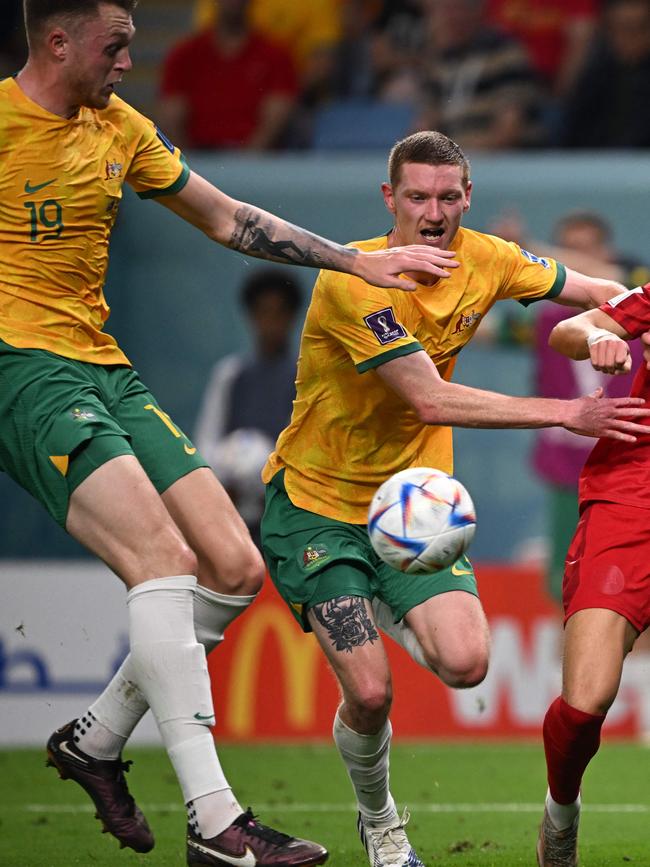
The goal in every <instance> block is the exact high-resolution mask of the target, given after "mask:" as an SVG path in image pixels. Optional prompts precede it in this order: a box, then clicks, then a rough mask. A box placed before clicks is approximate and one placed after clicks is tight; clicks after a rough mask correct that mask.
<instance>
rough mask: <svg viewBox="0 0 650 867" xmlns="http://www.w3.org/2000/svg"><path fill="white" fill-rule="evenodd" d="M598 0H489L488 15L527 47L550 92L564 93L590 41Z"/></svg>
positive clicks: (593, 29) (581, 63)
mask: <svg viewBox="0 0 650 867" xmlns="http://www.w3.org/2000/svg"><path fill="white" fill-rule="evenodd" d="M600 5H601V4H600V0H488V4H487V17H488V20H489V21H491V22H492V23H493V24H494V25H495V26H498V27H500V28H501V29H502V30H505V31H506V32H507V33H510V34H511V35H512V36H515V37H516V38H517V39H520V40H521V41H522V42H523V44H524V45H525V46H526V48H527V50H528V52H529V55H530V59H531V62H532V64H533V66H534V67H535V70H536V71H537V73H538V74H539V75H540V77H541V79H542V81H543V82H544V83H545V84H546V86H547V88H548V90H549V92H550V93H551V94H553V95H556V96H559V95H561V94H564V93H566V92H567V90H569V89H570V87H571V85H572V84H573V82H574V81H575V78H576V74H577V73H578V71H579V70H580V68H581V67H582V65H583V62H584V59H585V57H586V55H587V52H588V51H589V48H590V47H591V44H592V39H593V36H594V33H595V30H596V23H597V19H598V10H599V7H600Z"/></svg>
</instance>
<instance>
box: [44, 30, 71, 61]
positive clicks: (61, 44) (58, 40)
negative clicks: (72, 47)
mask: <svg viewBox="0 0 650 867" xmlns="http://www.w3.org/2000/svg"><path fill="white" fill-rule="evenodd" d="M68 44H69V37H68V34H67V33H66V32H65V30H63V29H62V28H61V27H55V29H54V30H51V31H50V33H49V34H48V36H47V46H48V48H49V49H50V51H51V53H52V54H53V55H54V56H55V57H56V59H57V60H65V59H66V57H67V55H68Z"/></svg>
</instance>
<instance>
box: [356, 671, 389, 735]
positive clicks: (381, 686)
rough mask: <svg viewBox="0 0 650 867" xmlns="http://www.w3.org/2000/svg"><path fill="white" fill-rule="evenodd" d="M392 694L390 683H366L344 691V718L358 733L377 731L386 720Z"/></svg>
mask: <svg viewBox="0 0 650 867" xmlns="http://www.w3.org/2000/svg"><path fill="white" fill-rule="evenodd" d="M392 701H393V692H392V688H391V685H390V683H382V682H380V681H368V682H365V683H362V684H357V685H355V688H354V690H346V693H345V708H346V710H347V713H346V714H345V716H347V718H348V719H349V720H350V724H351V727H352V728H353V729H354V730H355V731H358V732H375V731H378V730H379V729H380V728H381V727H382V725H383V724H384V722H385V721H386V720H387V719H388V714H389V713H390V708H391V704H392Z"/></svg>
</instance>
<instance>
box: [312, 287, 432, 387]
mask: <svg viewBox="0 0 650 867" xmlns="http://www.w3.org/2000/svg"><path fill="white" fill-rule="evenodd" d="M314 292H315V295H316V297H317V298H318V299H319V306H318V312H319V317H320V326H321V327H322V328H323V329H324V330H325V331H326V332H327V333H328V334H330V335H331V336H332V337H334V338H335V339H336V341H337V342H338V343H339V345H340V346H341V347H342V348H343V349H344V351H345V352H346V353H347V355H349V357H350V358H351V360H352V362H353V364H354V365H355V367H356V369H357V371H358V372H359V373H365V371H367V370H372V369H373V368H375V367H379V365H381V364H384V363H385V362H387V361H391V360H392V359H393V358H399V357H400V356H401V355H409V354H410V353H412V352H418V351H419V350H422V349H423V347H422V345H421V344H420V343H419V342H418V341H417V340H416V338H415V337H414V336H413V334H411V332H410V331H409V329H408V327H407V324H406V323H405V321H404V315H403V313H404V311H403V309H402V306H401V304H400V299H399V297H398V290H390V289H380V288H378V287H376V286H371V285H370V284H368V283H366V282H365V281H364V280H361V279H360V278H359V277H353V276H350V275H348V274H339V273H338V272H335V271H321V273H320V275H319V277H318V280H317V281H316V286H315V287H314Z"/></svg>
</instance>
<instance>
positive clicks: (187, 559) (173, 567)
mask: <svg viewBox="0 0 650 867" xmlns="http://www.w3.org/2000/svg"><path fill="white" fill-rule="evenodd" d="M151 542H152V545H149V546H147V547H148V548H149V549H151V548H153V550H155V552H156V553H155V559H156V561H157V563H156V564H155V565H153V564H152V567H153V571H154V572H155V573H156V574H157V573H160V576H161V577H163V576H164V575H197V574H198V568H199V565H198V560H197V557H196V554H195V553H194V551H193V550H192V549H191V548H190V546H189V545H188V544H187V542H186V541H185V539H184V538H183V537H182V535H181V534H180V533H179V532H178V530H177V528H176V527H174V526H166V527H164V528H163V529H161V531H160V532H159V533H157V534H156V535H155V536H154V539H152V540H151Z"/></svg>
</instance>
